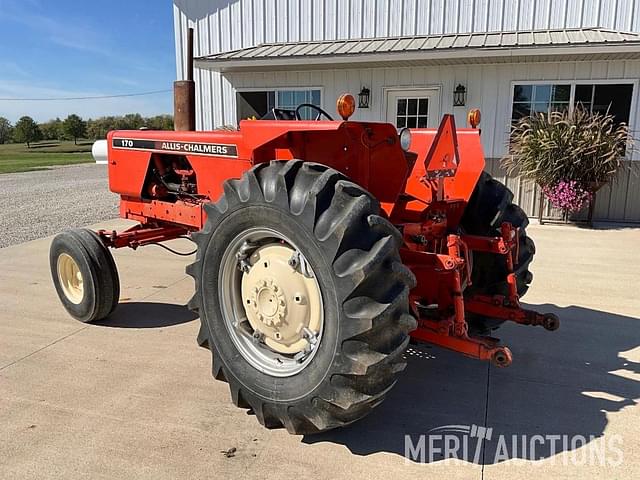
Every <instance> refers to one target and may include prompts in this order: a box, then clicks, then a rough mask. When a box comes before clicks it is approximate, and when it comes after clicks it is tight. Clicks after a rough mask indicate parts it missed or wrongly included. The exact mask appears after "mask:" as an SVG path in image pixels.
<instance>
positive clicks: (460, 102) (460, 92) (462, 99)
mask: <svg viewBox="0 0 640 480" xmlns="http://www.w3.org/2000/svg"><path fill="white" fill-rule="evenodd" d="M466 103H467V89H466V88H465V86H464V85H462V84H461V83H459V84H458V86H457V87H456V89H455V90H454V91H453V106H454V107H464V106H465V104H466Z"/></svg>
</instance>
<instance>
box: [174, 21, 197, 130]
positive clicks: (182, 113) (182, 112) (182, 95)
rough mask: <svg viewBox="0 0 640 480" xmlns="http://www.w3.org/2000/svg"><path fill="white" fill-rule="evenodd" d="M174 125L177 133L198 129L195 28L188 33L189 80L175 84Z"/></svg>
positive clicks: (178, 81)
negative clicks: (194, 61) (194, 62)
mask: <svg viewBox="0 0 640 480" xmlns="http://www.w3.org/2000/svg"><path fill="white" fill-rule="evenodd" d="M173 125H174V129H175V130H176V131H185V130H186V131H193V130H195V129H196V84H195V82H194V81H193V28H190V29H189V30H188V33H187V79H186V80H177V81H175V82H173Z"/></svg>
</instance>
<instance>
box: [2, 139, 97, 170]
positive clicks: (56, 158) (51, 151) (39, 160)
mask: <svg viewBox="0 0 640 480" xmlns="http://www.w3.org/2000/svg"><path fill="white" fill-rule="evenodd" d="M91 145H93V142H92V141H88V140H78V145H74V143H73V142H56V141H43V142H37V143H32V144H31V148H27V146H26V145H25V144H22V143H11V144H7V145H0V173H12V172H27V171H29V170H43V169H46V168H47V167H51V166H54V165H70V164H72V163H86V162H92V161H93V157H92V156H91Z"/></svg>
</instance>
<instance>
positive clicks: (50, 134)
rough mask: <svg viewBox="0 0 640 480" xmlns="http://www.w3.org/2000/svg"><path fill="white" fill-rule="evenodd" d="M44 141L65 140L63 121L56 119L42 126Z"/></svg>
mask: <svg viewBox="0 0 640 480" xmlns="http://www.w3.org/2000/svg"><path fill="white" fill-rule="evenodd" d="M40 131H41V132H42V139H43V140H61V139H62V138H64V130H63V128H62V120H60V119H59V118H56V119H55V120H49V121H48V122H44V123H41V124H40Z"/></svg>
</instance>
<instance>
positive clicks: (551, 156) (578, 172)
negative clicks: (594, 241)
mask: <svg viewBox="0 0 640 480" xmlns="http://www.w3.org/2000/svg"><path fill="white" fill-rule="evenodd" d="M632 148H633V146H632V139H631V136H630V135H629V129H628V127H627V125H626V124H624V123H617V122H616V121H615V118H614V117H613V115H609V114H602V113H597V112H595V113H591V112H589V111H587V110H585V109H584V108H582V107H581V106H580V105H578V106H576V108H575V109H574V110H573V111H571V112H569V111H562V112H550V113H538V114H536V115H534V116H532V117H525V118H523V119H521V120H520V121H518V122H517V123H516V124H515V125H514V126H513V127H512V129H511V137H510V144H509V155H508V156H506V157H505V158H503V159H502V165H503V167H504V168H505V169H506V170H507V172H508V173H510V174H514V173H515V174H518V175H520V176H521V177H524V178H527V179H531V180H533V181H535V182H536V183H537V184H538V185H539V186H540V187H541V189H542V194H543V195H542V197H541V208H540V210H542V198H544V197H546V198H547V199H548V200H549V202H550V203H551V205H552V206H554V207H556V208H559V209H561V210H563V211H564V212H565V218H568V216H569V214H570V213H574V212H577V211H580V210H581V209H582V208H583V207H584V206H585V205H589V212H590V213H589V222H590V221H591V215H592V213H593V204H594V199H595V194H596V192H597V191H598V190H599V189H600V188H602V186H604V185H606V184H607V183H609V182H611V181H614V180H615V177H616V174H617V173H618V171H619V169H620V168H621V167H622V166H623V163H622V159H623V158H624V156H625V154H629V153H630V152H631V150H632ZM539 218H540V219H542V211H540V212H539Z"/></svg>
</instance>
